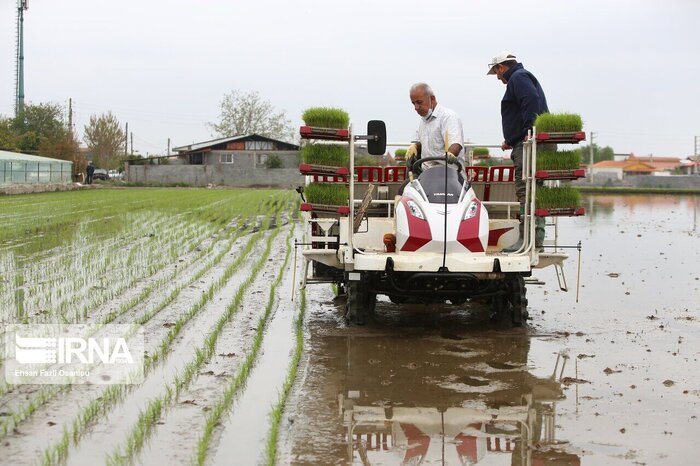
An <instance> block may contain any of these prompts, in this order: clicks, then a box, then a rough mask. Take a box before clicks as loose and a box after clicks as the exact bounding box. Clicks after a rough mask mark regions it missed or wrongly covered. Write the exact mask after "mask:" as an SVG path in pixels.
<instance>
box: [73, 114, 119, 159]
mask: <svg viewBox="0 0 700 466" xmlns="http://www.w3.org/2000/svg"><path fill="white" fill-rule="evenodd" d="M125 137H126V136H125V134H124V130H122V127H121V124H120V123H119V120H117V118H116V117H115V116H114V115H113V114H112V112H107V113H105V114H102V115H100V116H97V115H92V116H91V117H90V123H88V124H87V125H86V126H85V135H84V136H83V139H84V140H85V143H86V144H87V146H88V147H89V148H90V150H91V151H92V152H93V154H94V155H95V165H97V166H98V167H100V168H108V169H116V168H118V167H119V164H120V163H121V158H120V154H121V151H122V148H123V147H124V138H125Z"/></svg>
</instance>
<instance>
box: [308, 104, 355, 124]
mask: <svg viewBox="0 0 700 466" xmlns="http://www.w3.org/2000/svg"><path fill="white" fill-rule="evenodd" d="M301 119H302V120H304V123H306V125H307V126H315V127H318V128H336V129H345V128H347V127H348V126H349V125H350V115H348V112H346V111H345V110H343V109H341V108H332V107H311V108H307V109H306V110H304V113H302V114H301Z"/></svg>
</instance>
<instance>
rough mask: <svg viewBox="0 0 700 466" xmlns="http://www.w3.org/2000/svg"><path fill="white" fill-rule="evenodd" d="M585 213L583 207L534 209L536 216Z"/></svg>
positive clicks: (569, 215) (578, 214)
mask: <svg viewBox="0 0 700 466" xmlns="http://www.w3.org/2000/svg"><path fill="white" fill-rule="evenodd" d="M581 215H586V209H585V208H584V207H552V208H547V209H543V208H538V209H535V216H537V217H580V216H581Z"/></svg>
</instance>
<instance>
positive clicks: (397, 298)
mask: <svg viewBox="0 0 700 466" xmlns="http://www.w3.org/2000/svg"><path fill="white" fill-rule="evenodd" d="M389 301H391V302H392V303H394V304H404V303H406V302H408V298H407V297H406V296H401V295H398V294H390V295H389Z"/></svg>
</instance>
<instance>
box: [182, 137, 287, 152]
mask: <svg viewBox="0 0 700 466" xmlns="http://www.w3.org/2000/svg"><path fill="white" fill-rule="evenodd" d="M248 138H253V139H251V140H255V139H254V138H259V139H263V140H265V141H273V142H277V143H280V144H285V145H287V146H292V147H294V148H295V149H294V150H298V149H299V146H297V145H296V144H293V143H291V142H285V141H281V140H279V139H273V138H269V137H267V136H261V135H259V134H255V133H251V134H243V135H240V136H230V137H227V138H219V139H212V140H211V141H204V142H198V143H193V144H189V145H186V146H179V147H173V151H175V152H181V153H182V152H196V151H199V150H201V149H206V148H208V147H212V146H216V145H219V144H224V143H228V142H234V141H240V140H246V139H248Z"/></svg>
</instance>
